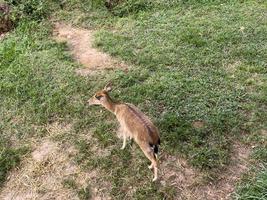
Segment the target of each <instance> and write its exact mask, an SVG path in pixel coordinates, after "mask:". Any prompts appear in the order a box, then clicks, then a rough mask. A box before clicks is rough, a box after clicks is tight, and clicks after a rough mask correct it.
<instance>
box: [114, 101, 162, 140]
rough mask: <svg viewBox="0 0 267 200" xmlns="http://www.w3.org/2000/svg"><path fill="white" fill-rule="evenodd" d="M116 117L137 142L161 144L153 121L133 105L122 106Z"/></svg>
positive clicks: (119, 107) (118, 109) (119, 106)
mask: <svg viewBox="0 0 267 200" xmlns="http://www.w3.org/2000/svg"><path fill="white" fill-rule="evenodd" d="M116 116H117V119H118V120H119V122H120V124H121V126H122V127H123V128H124V129H126V130H127V132H128V133H129V134H131V136H132V137H133V138H134V139H135V140H136V142H148V143H150V144H158V143H159V132H158V129H157V127H156V126H155V125H154V124H153V123H152V121H151V120H150V119H149V118H148V117H147V116H146V115H145V114H144V113H142V112H141V111H140V110H139V109H138V108H137V107H136V106H134V105H132V104H120V105H118V108H117V110H116Z"/></svg>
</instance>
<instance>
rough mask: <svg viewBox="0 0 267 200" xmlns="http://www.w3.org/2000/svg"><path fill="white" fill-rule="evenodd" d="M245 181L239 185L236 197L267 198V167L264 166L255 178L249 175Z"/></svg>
mask: <svg viewBox="0 0 267 200" xmlns="http://www.w3.org/2000/svg"><path fill="white" fill-rule="evenodd" d="M243 182H244V183H243V184H241V185H239V187H238V190H237V193H236V194H235V195H234V199H238V200H254V199H258V200H264V199H266V198H267V170H266V168H262V169H261V170H260V171H259V172H258V173H257V175H256V176H255V177H254V178H252V179H251V177H247V179H245V180H244V181H243Z"/></svg>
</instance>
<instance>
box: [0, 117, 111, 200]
mask: <svg viewBox="0 0 267 200" xmlns="http://www.w3.org/2000/svg"><path fill="white" fill-rule="evenodd" d="M46 129H47V131H48V133H49V136H48V137H46V138H42V139H38V140H32V141H31V142H30V143H31V146H32V148H33V152H32V153H31V154H30V155H29V156H28V157H27V158H26V159H24V160H23V161H22V163H21V166H20V167H19V168H17V169H15V170H13V171H12V172H11V173H10V175H9V177H8V180H7V182H6V183H5V185H4V187H3V188H2V191H1V193H0V199H3V200H11V199H12V200H14V199H17V200H20V199H38V200H39V199H40V200H48V199H60V200H64V199H74V200H75V199H88V198H91V199H109V197H108V196H107V195H106V194H105V193H104V192H103V188H102V184H100V183H98V181H99V177H101V176H100V175H99V174H100V172H99V171H98V170H97V169H96V170H91V171H86V170H84V169H82V168H81V167H80V166H78V165H77V163H76V162H75V161H74V159H75V157H76V155H77V153H78V151H77V150H76V148H75V147H74V146H73V145H71V144H70V143H60V142H55V141H53V140H52V138H53V137H55V136H57V135H59V134H64V133H68V132H69V131H70V130H71V125H69V124H60V123H58V122H55V123H52V124H49V125H48V126H47V128H46ZM88 148H90V147H88ZM70 182H71V184H68V183H70ZM103 187H104V186H103ZM104 189H105V188H104Z"/></svg>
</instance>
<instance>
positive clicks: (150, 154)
mask: <svg viewBox="0 0 267 200" xmlns="http://www.w3.org/2000/svg"><path fill="white" fill-rule="evenodd" d="M139 146H140V148H141V149H142V151H143V152H144V154H145V156H146V157H147V158H148V159H149V160H150V161H151V165H150V166H149V168H150V169H152V168H153V169H154V178H153V180H152V181H153V182H154V181H156V180H157V179H158V161H157V159H156V157H155V155H154V152H153V149H152V148H151V147H150V146H149V144H146V143H141V144H139Z"/></svg>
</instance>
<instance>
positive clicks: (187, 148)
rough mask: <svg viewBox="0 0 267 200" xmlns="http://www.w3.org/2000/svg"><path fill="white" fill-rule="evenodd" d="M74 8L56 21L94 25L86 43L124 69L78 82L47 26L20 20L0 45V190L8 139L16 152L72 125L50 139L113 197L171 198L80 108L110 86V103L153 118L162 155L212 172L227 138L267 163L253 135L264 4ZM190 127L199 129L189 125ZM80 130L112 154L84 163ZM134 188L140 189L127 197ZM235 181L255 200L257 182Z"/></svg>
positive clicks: (262, 91)
mask: <svg viewBox="0 0 267 200" xmlns="http://www.w3.org/2000/svg"><path fill="white" fill-rule="evenodd" d="M77 2H79V1H74V0H73V1H69V2H67V3H66V4H64V5H63V8H64V9H63V10H61V11H60V12H57V13H55V14H54V17H57V18H60V19H65V20H68V21H71V22H72V23H75V24H79V25H80V26H84V27H90V28H92V27H93V28H97V29H98V31H97V34H96V35H95V37H96V41H95V46H96V47H98V48H100V49H102V50H104V51H106V52H108V53H110V54H111V55H112V56H115V57H119V58H121V59H123V60H124V61H126V62H128V63H129V64H131V65H134V67H133V68H132V69H131V70H130V71H129V72H128V73H127V74H125V73H124V72H122V71H120V70H116V71H114V72H110V73H109V74H101V75H98V77H96V76H90V77H87V78H82V77H79V76H76V75H75V73H74V69H75V68H77V67H79V65H78V64H77V63H75V62H74V61H73V59H71V57H70V55H69V54H68V53H66V52H67V51H66V50H67V49H66V45H65V44H57V43H55V42H54V41H53V40H52V39H51V38H50V36H51V28H52V27H51V25H49V23H48V22H47V21H46V20H43V21H41V22H39V20H38V22H37V21H36V20H35V19H23V20H22V21H20V22H19V23H18V26H17V28H16V29H15V30H14V31H13V32H12V33H11V34H10V35H9V36H8V37H7V38H6V39H5V40H3V41H1V43H0V92H1V96H0V109H1V115H0V119H1V120H0V128H1V129H0V130H1V132H2V133H4V135H5V139H1V141H2V142H1V145H2V143H3V145H2V146H3V149H5V150H4V152H7V153H8V154H11V155H12V156H10V157H9V159H8V160H7V159H2V158H1V159H2V160H0V163H1V164H0V166H1V168H2V166H4V167H3V168H4V175H3V178H1V180H2V182H3V180H4V178H5V176H6V173H7V172H8V171H9V170H10V169H11V168H12V167H14V166H15V165H16V164H18V163H19V160H20V159H19V157H20V156H21V155H20V154H19V153H18V151H17V150H14V149H13V147H12V148H10V147H9V146H8V144H9V143H10V141H11V140H12V138H16V140H17V141H20V143H21V144H20V145H19V147H18V148H20V146H23V145H26V144H27V140H28V139H29V138H31V137H42V136H45V135H46V134H47V130H46V129H45V127H46V126H47V124H49V123H52V122H54V121H59V122H64V123H71V124H72V125H73V127H74V132H73V135H65V136H62V137H60V138H58V139H62V140H63V141H66V142H71V143H73V144H75V145H76V147H77V149H78V150H79V155H78V157H77V160H76V161H77V163H79V164H80V165H81V166H83V167H84V168H85V169H87V170H88V169H94V168H100V169H101V170H102V171H103V174H104V176H103V177H104V179H105V181H107V182H109V183H110V184H111V185H112V189H111V191H109V192H110V195H111V196H112V197H113V199H123V198H128V196H127V195H130V197H131V198H134V199H144V198H150V199H163V198H168V199H172V198H174V197H175V195H176V192H175V191H174V189H173V187H171V186H169V185H166V186H164V187H163V186H161V185H158V184H152V183H150V182H149V181H147V180H150V179H151V177H150V175H151V174H149V173H147V169H146V168H147V164H148V163H146V162H145V161H144V160H145V159H144V156H143V154H142V152H141V151H140V150H139V149H138V148H137V147H136V146H135V145H133V147H132V148H134V149H135V153H134V154H133V153H131V149H127V150H125V151H120V150H117V149H119V147H120V145H121V144H120V143H119V142H118V140H117V138H116V137H115V136H114V135H115V131H116V122H115V119H114V117H113V116H111V115H110V114H109V113H108V112H103V113H99V112H98V111H99V108H87V107H86V104H85V102H86V99H87V98H88V97H89V96H91V95H93V93H94V92H95V91H96V90H98V89H99V88H101V87H102V86H103V85H104V84H105V83H106V82H108V81H109V80H112V81H113V83H114V85H115V90H114V92H113V93H112V96H113V97H114V98H115V99H120V100H122V101H126V102H131V103H133V104H135V105H137V106H138V107H140V108H141V109H142V110H143V111H145V112H146V113H148V115H149V116H151V117H152V118H153V119H154V121H155V123H156V124H157V126H158V127H159V129H160V132H161V138H162V142H163V143H162V149H164V151H165V152H167V153H169V154H174V155H175V154H181V155H183V156H184V157H186V158H187V160H188V161H189V162H190V163H191V165H193V166H194V167H196V168H198V169H200V170H204V171H205V172H206V173H210V172H212V174H213V175H214V174H216V173H213V172H218V171H220V170H222V169H223V168H224V167H226V166H227V164H228V163H229V161H230V154H231V152H232V148H233V147H232V144H233V141H240V142H244V143H249V144H257V149H256V151H255V152H256V153H255V156H254V158H255V159H256V160H257V163H264V162H265V159H266V152H265V151H264V145H265V138H264V137H262V136H261V134H260V132H261V131H262V130H266V128H267V122H266V119H267V115H266V113H267V112H266V105H267V101H266V99H267V83H266V81H267V79H266V72H267V71H266V69H267V68H266V50H265V49H266V44H267V41H266V37H265V35H266V26H267V24H266V21H267V20H266V15H265V11H266V4H264V3H263V2H261V1H257V2H256V1H246V2H240V1H232V2H231V3H229V2H228V3H221V2H218V1H215V2H211V1H205V2H201V3H199V2H197V1H180V2H177V3H173V4H172V3H171V2H172V1H160V0H159V1H155V2H154V1H149V3H145V1H136V3H135V4H130V3H129V4H127V3H124V4H120V5H118V6H115V7H114V8H113V10H112V11H111V12H109V11H107V10H106V9H104V7H102V5H101V3H99V4H95V5H91V4H90V3H89V1H83V4H81V5H79V4H78V3H77ZM92 9H93V11H92ZM89 10H90V11H92V12H88V11H89ZM199 120H200V121H203V122H204V126H203V127H202V128H196V127H194V126H193V122H195V121H199ZM103 121H109V122H108V123H105V124H103V123H102V122H103ZM88 130H91V131H92V133H93V137H94V138H95V139H96V140H97V142H98V144H99V145H98V146H99V148H101V149H104V148H109V147H113V148H111V149H110V154H108V155H104V156H96V155H94V152H93V150H92V149H91V148H90V146H92V145H94V143H92V142H91V143H90V141H88V140H83V139H81V138H80V137H79V136H81V135H82V134H86V133H87V132H88ZM1 148H2V147H1ZM16 148H17V147H15V149H16ZM1 152H2V151H1ZM9 152H10V153H9ZM5 154H6V153H5ZM1 155H4V154H1ZM3 158H6V157H5V156H3ZM2 163H3V164H2ZM111 169H112V170H111ZM265 175H266V171H263V172H260V174H259V176H256V178H255V180H259V181H260V182H261V181H262V180H265V179H264V177H265ZM213 178H216V177H213ZM135 183H139V184H140V185H141V186H142V187H138V188H137V189H136V190H135V191H134V192H133V194H127V192H126V191H128V190H131V186H132V185H133V184H135ZM246 183H247V184H248V185H246ZM244 184H245V186H240V188H241V189H239V190H238V195H239V196H240V198H241V196H242V195H243V196H245V195H246V194H249V195H254V193H253V191H254V190H255V191H256V190H257V191H258V194H257V195H258V196H260V195H264V191H265V190H258V189H257V188H258V185H259V187H260V188H261V187H262V186H261V185H260V184H258V182H257V181H253V182H252V181H251V182H248V181H247V180H245V181H244ZM66 185H67V186H71V185H72V184H71V181H67V182H66ZM242 188H243V189H242ZM255 188H256V189H255ZM250 192H251V193H250ZM87 195H90V191H89V189H88V191H87V190H86V191H80V196H81V198H82V197H84V198H87ZM241 199H242V198H241Z"/></svg>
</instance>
